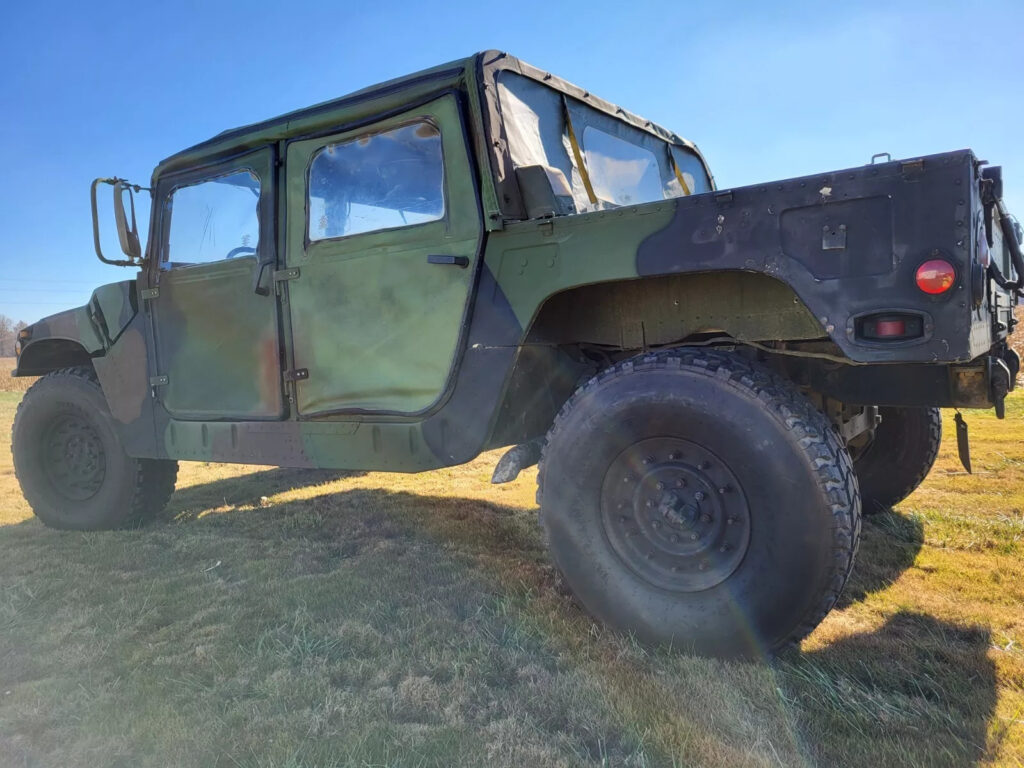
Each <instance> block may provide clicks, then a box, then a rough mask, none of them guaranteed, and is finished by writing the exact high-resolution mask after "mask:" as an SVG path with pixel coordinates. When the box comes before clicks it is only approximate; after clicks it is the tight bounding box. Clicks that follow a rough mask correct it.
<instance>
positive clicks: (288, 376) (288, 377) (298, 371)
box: [284, 368, 309, 381]
mask: <svg viewBox="0 0 1024 768" xmlns="http://www.w3.org/2000/svg"><path fill="white" fill-rule="evenodd" d="M308 378H309V368H293V369H292V370H289V371H285V372H284V380H285V381H305V380H306V379H308Z"/></svg>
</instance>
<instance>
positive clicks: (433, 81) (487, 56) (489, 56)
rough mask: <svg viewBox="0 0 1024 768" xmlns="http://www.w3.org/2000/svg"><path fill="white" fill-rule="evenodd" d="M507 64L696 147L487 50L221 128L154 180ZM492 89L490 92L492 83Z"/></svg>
mask: <svg viewBox="0 0 1024 768" xmlns="http://www.w3.org/2000/svg"><path fill="white" fill-rule="evenodd" d="M505 69H508V70H512V71H515V72H518V73H519V74H522V75H525V76H527V77H531V78H533V79H536V80H540V81H542V82H544V83H545V84H546V85H548V86H550V87H552V88H555V89H557V90H560V91H562V92H564V93H566V94H567V95H569V96H572V97H573V98H576V99H578V100H580V101H583V102H585V103H586V104H588V105H590V106H591V107H594V108H595V109H599V110H601V111H603V112H606V113H608V114H610V115H612V116H613V117H616V118H618V119H621V120H625V121H626V122H629V123H631V124H633V125H634V126H636V127H637V128H640V129H642V130H645V131H648V132H650V133H653V134H655V135H657V136H658V137H659V138H662V139H664V140H665V141H669V142H672V143H675V144H680V145H683V146H687V147H690V148H691V149H695V147H694V145H693V144H692V143H691V142H689V141H687V140H686V139H683V138H682V137H681V136H678V135H677V134H675V133H673V132H671V131H669V130H666V129H664V128H662V127H661V126H659V125H656V124H655V123H652V122H651V121H649V120H644V119H643V118H641V117H639V116H637V115H634V114H633V113H631V112H628V111H626V110H624V109H621V108H620V107H617V106H616V105H614V104H612V103H610V102H607V101H605V100H603V99H600V98H598V97H596V96H594V95H593V94H591V93H590V92H589V91H586V90H584V89H582V88H579V87H578V86H575V85H573V84H572V83H569V82H567V81H565V80H563V79H561V78H559V77H556V76H554V75H552V74H550V73H548V72H545V71H543V70H541V69H538V68H536V67H534V66H532V65H530V64H527V63H526V62H524V61H522V60H520V59H517V58H515V57H514V56H510V55H508V54H506V53H503V52H501V51H494V50H491V51H483V52H481V53H476V54H473V55H472V56H468V57H466V58H464V59H456V60H455V61H450V62H447V63H445V64H439V65H437V66H435V67H430V68H429V69H424V70H421V71H419V72H414V73H412V74H408V75H404V76H402V77H398V78H395V79H393V80H387V81H385V82H383V83H378V84H376V85H371V86H369V87H367V88H363V89H361V90H358V91H355V92H354V93H350V94H348V95H346V96H342V97H340V98H337V99H331V100H330V101H325V102H321V103H319V104H314V105H312V106H309V107H303V108H302V109H297V110H294V111H292V112H287V113H285V114H283V115H280V116H278V117H273V118H270V119H268V120H262V121H260V122H256V123H251V124H249V125H245V126H241V127H239V128H232V129H230V130H227V131H223V132H222V133H218V134H217V135H216V136H214V137H212V138H210V139H207V140H206V141H203V142H200V143H199V144H196V145H194V146H192V147H189V148H187V149H184V150H182V151H180V152H177V153H175V154H173V155H171V156H170V157H168V158H166V159H165V160H163V161H161V162H160V164H159V165H157V167H156V169H155V170H154V171H153V179H154V180H155V179H156V178H157V177H158V176H160V175H162V174H164V173H168V172H173V171H176V170H180V169H184V168H191V167H195V166H196V165H200V164H204V163H205V162H213V161H216V160H217V159H219V158H225V157H230V156H231V155H234V154H237V153H239V152H241V151H245V150H247V149H251V148H255V147H257V146H262V145H265V144H267V143H269V142H272V141H278V140H281V139H286V138H290V137H293V136H301V135H309V134H315V133H317V132H318V131H323V130H328V129H330V128H332V127H337V126H340V125H343V124H344V125H349V124H353V123H356V124H357V123H358V121H359V120H360V119H362V118H372V117H373V116H375V115H378V114H380V113H382V112H386V111H387V110H389V109H397V108H400V107H401V106H402V105H403V104H404V103H407V102H408V101H410V100H411V99H413V98H415V97H416V96H418V95H420V94H423V95H426V94H428V93H431V92H434V91H437V90H439V89H443V88H444V87H446V86H447V87H455V86H458V85H459V84H461V83H464V82H466V81H467V80H474V79H476V78H477V77H482V79H483V82H484V88H485V90H487V87H488V85H490V86H493V84H494V79H495V77H496V76H497V73H498V72H499V71H501V70H505ZM491 92H492V93H493V88H492V91H491ZM352 127H356V126H355V125H353V126H352ZM496 129H497V128H496V127H492V130H496Z"/></svg>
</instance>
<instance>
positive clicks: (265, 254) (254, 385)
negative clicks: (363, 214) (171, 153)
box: [148, 148, 284, 420]
mask: <svg viewBox="0 0 1024 768" xmlns="http://www.w3.org/2000/svg"><path fill="white" fill-rule="evenodd" d="M273 172H274V151H273V149H271V148H264V149H260V150H257V151H254V152H248V153H246V154H243V155H241V156H238V157H236V158H233V159H231V160H229V161H226V162H223V163H219V164H217V165H212V166H205V167H203V168H199V169H193V170H189V171H187V172H185V173H179V174H176V175H171V176H167V177H165V178H162V179H161V180H160V181H159V183H158V187H157V193H156V200H157V212H158V215H159V216H160V220H159V223H158V230H157V231H158V232H159V242H158V250H157V252H156V255H157V258H155V259H154V263H153V264H152V265H151V267H150V268H151V269H153V270H154V271H155V272H156V274H155V275H154V276H153V280H152V282H151V285H153V284H155V290H152V289H151V290H150V291H149V299H148V300H149V301H150V302H151V306H152V313H151V317H152V322H153V331H154V338H155V348H156V366H157V372H158V374H159V375H158V377H157V378H156V379H155V380H154V382H153V383H154V388H155V391H156V393H157V397H158V398H159V399H160V402H162V403H163V405H164V407H165V408H166V409H167V411H168V412H169V413H170V414H171V415H172V416H174V417H175V418H179V419H201V420H208V419H233V420H234V419H237V420H249V419H254V420H261V419H280V418H282V417H283V415H284V398H283V394H282V379H281V364H280V341H279V333H278V316H277V311H278V310H277V300H276V297H275V295H274V291H273V290H272V289H271V288H269V287H268V283H269V282H271V280H270V279H269V278H270V276H271V273H272V270H273V264H274V263H275V262H276V258H275V251H276V245H275V236H274V180H273ZM261 265H262V266H261Z"/></svg>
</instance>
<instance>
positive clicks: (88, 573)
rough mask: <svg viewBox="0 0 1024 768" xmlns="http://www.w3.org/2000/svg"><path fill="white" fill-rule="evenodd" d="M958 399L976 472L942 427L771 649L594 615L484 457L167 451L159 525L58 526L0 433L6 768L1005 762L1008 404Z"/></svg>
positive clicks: (1009, 594) (1010, 673) (527, 497)
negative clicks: (917, 481) (753, 657)
mask: <svg viewBox="0 0 1024 768" xmlns="http://www.w3.org/2000/svg"><path fill="white" fill-rule="evenodd" d="M9 367H10V366H9V365H5V364H4V362H3V361H0V371H4V372H6V370H7V368H9ZM2 386H3V383H2V382H0V387H2ZM20 397H21V395H20V393H17V392H7V393H0V434H4V435H8V434H9V428H10V423H11V420H12V418H13V415H14V410H15V408H16V406H17V403H18V401H19V398H20ZM967 416H968V422H969V424H970V426H971V434H972V447H973V452H974V465H975V474H974V475H973V476H967V475H966V474H965V473H964V472H963V471H962V469H961V468H960V466H959V463H958V462H957V460H956V458H955V446H954V445H953V444H952V442H951V440H950V436H951V435H952V428H951V423H950V422H947V425H946V426H947V432H946V434H947V438H946V439H945V441H944V443H943V449H942V453H941V455H940V457H939V461H938V464H937V466H936V468H935V470H934V471H933V472H932V474H931V476H930V478H929V479H928V481H927V482H926V484H925V485H924V486H923V487H922V488H921V489H920V490H919V491H918V492H917V493H915V494H914V495H913V496H912V497H911V498H910V499H908V500H907V501H906V502H905V503H903V504H902V505H900V507H899V508H898V509H897V510H896V511H895V512H894V513H888V514H884V515H881V516H879V517H875V518H872V519H870V520H868V521H867V522H866V524H865V531H864V538H863V542H862V546H861V551H860V558H859V561H858V564H857V567H856V569H855V572H854V576H853V578H852V581H851V583H850V584H849V586H848V588H847V591H846V594H845V595H844V597H843V599H842V601H841V604H840V606H839V607H838V608H837V610H836V611H834V612H833V613H832V615H831V616H830V617H829V618H828V619H827V620H826V621H825V623H824V624H823V625H822V626H821V627H820V628H819V629H818V630H817V631H816V632H815V633H814V634H813V635H812V636H811V637H810V638H809V639H808V640H807V641H806V642H805V643H804V644H803V648H802V650H801V652H800V653H799V654H795V653H794V654H792V655H790V656H788V657H786V658H783V659H781V660H779V661H777V662H775V663H774V664H772V665H770V666H769V665H763V664H761V665H758V664H740V663H724V662H718V661H708V660H704V659H696V658H688V657H683V656H675V655H671V654H669V653H665V652H656V653H651V652H647V651H645V650H643V649H642V648H639V647H637V646H635V645H634V644H632V643H630V642H629V641H628V640H626V639H623V638H620V637H617V636H615V635H613V634H611V633H609V632H607V631H605V630H602V629H601V628H600V627H597V626H595V625H594V624H593V623H592V622H591V621H590V620H589V619H588V617H587V616H586V615H585V614H584V613H583V612H582V611H581V610H580V609H579V608H578V607H577V605H576V604H575V603H574V602H573V600H572V599H571V598H570V597H569V596H567V595H566V594H565V593H564V591H563V590H562V588H561V587H560V585H559V583H558V581H557V579H556V578H555V576H554V574H553V573H552V570H551V568H550V567H549V566H548V565H547V561H546V558H545V554H544V552H543V549H542V546H541V541H540V537H539V535H538V531H537V526H536V508H535V504H534V501H533V498H534V479H535V475H534V473H532V472H528V473H524V475H523V476H522V477H521V478H520V479H519V480H517V481H516V482H515V483H512V484H510V485H505V486H491V485H489V484H488V479H489V476H490V472H491V469H492V467H493V464H494V462H495V461H496V460H497V458H498V457H497V455H496V454H490V455H485V456H483V457H481V458H480V459H478V460H476V461H474V462H472V463H471V464H469V465H467V466H464V467H460V468H457V469H451V470H443V471H438V472H432V473H427V474H423V475H417V476H401V475H386V474H381V473H339V472H314V471H294V470H279V469H265V468H259V467H244V466H218V465H210V464H183V465H182V473H181V477H180V479H179V484H178V491H177V493H176V494H175V496H174V498H173V499H172V501H171V505H170V507H169V509H168V510H167V512H166V514H165V515H164V516H163V517H162V518H161V519H160V520H159V521H157V522H156V523H155V524H153V525H150V526H148V527H146V528H144V529H141V530H134V531H123V532H115V533H98V534H70V533H60V532H57V531H52V530H49V529H47V528H44V527H43V526H42V525H40V524H39V523H38V522H36V521H35V519H34V518H33V517H32V516H31V513H30V511H29V509H28V507H27V505H26V504H25V502H24V501H23V499H22V497H21V494H20V492H19V490H18V486H17V483H16V481H15V479H14V476H13V472H12V469H11V461H10V456H9V452H8V451H7V450H6V448H4V449H0V495H2V498H3V500H4V501H3V503H2V505H0V553H2V554H0V765H3V766H90V767H92V766H126V767H127V766H132V767H134V766H252V767H253V768H257V767H260V766H291V767H293V768H297V767H298V766H335V765H337V766H340V765H351V766H433V765H437V766H450V765H459V766H482V765H488V766H549V765H550V766H555V765H566V766H570V765H587V764H606V765H616V766H618V765H627V766H661V765H670V766H723V767H725V766H728V767H729V768H732V767H733V766H779V765H783V766H834V765H851V764H854V763H856V764H863V765H869V766H873V767H874V766H888V765H929V766H931V765H934V766H939V765H943V766H945V765H949V766H964V765H976V764H980V765H1024V648H1022V645H1021V644H1022V643H1024V565H1022V563H1021V556H1022V554H1024V484H1022V480H1024V397H1021V396H1019V395H1015V396H1014V397H1013V398H1012V399H1011V400H1010V401H1009V403H1008V413H1007V418H1006V420H1005V421H1003V422H998V421H996V420H995V418H994V417H993V416H992V415H991V414H990V413H971V412H968V414H967ZM4 439H5V440H6V438H4Z"/></svg>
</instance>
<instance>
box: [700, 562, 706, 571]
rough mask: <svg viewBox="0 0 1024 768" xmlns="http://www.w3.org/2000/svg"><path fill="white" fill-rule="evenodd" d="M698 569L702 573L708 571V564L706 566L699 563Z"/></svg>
mask: <svg viewBox="0 0 1024 768" xmlns="http://www.w3.org/2000/svg"><path fill="white" fill-rule="evenodd" d="M700 569H701V570H702V571H706V570H707V569H708V564H707V563H701V564H700Z"/></svg>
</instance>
